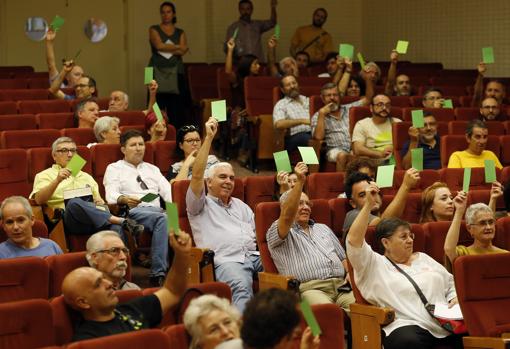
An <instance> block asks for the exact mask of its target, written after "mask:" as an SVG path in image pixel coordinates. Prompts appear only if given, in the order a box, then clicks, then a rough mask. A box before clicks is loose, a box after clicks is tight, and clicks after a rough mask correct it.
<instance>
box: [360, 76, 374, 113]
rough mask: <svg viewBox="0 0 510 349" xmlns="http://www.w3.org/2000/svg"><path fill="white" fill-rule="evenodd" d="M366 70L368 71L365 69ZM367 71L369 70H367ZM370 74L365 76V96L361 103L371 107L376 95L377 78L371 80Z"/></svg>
mask: <svg viewBox="0 0 510 349" xmlns="http://www.w3.org/2000/svg"><path fill="white" fill-rule="evenodd" d="M365 69H367V68H366V67H365ZM365 71H367V70H365ZM370 76H371V75H370V74H363V80H364V81H365V95H364V96H363V97H361V101H362V103H363V105H369V104H370V103H371V102H372V98H374V94H375V87H374V86H375V83H376V81H375V79H376V78H375V76H373V78H370Z"/></svg>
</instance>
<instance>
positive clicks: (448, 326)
mask: <svg viewBox="0 0 510 349" xmlns="http://www.w3.org/2000/svg"><path fill="white" fill-rule="evenodd" d="M386 258H387V259H388V260H389V261H390V263H391V264H393V266H394V267H395V269H397V270H398V271H399V272H401V273H402V274H403V275H404V276H405V277H406V278H407V280H409V282H410V283H411V284H412V285H413V287H414V289H415V290H416V293H418V296H420V300H421V302H422V303H423V305H424V306H425V309H426V310H427V312H428V313H429V315H430V316H432V317H433V318H434V319H435V320H436V321H437V322H438V323H439V325H440V326H441V327H442V328H443V329H445V330H446V331H448V332H449V333H452V334H464V333H468V331H467V327H466V324H465V323H464V320H453V319H442V318H438V317H436V316H435V315H434V308H435V305H434V304H430V303H429V301H428V300H427V298H426V297H425V295H424V294H423V292H422V291H421V289H420V288H419V287H418V285H417V284H416V282H414V280H413V278H412V277H410V276H409V275H408V274H407V273H406V272H405V271H404V270H402V268H400V267H399V266H398V265H397V264H395V263H394V262H393V261H392V260H391V259H389V258H388V257H387V256H386Z"/></svg>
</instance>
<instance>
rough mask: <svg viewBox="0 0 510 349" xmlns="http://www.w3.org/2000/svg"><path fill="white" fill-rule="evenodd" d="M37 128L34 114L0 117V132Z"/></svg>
mask: <svg viewBox="0 0 510 349" xmlns="http://www.w3.org/2000/svg"><path fill="white" fill-rule="evenodd" d="M36 128H37V123H36V121H35V116H34V114H10V115H0V131H9V130H35V129H36Z"/></svg>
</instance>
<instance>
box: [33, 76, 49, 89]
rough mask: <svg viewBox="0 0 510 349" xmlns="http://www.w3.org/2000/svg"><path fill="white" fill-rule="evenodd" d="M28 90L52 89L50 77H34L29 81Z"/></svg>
mask: <svg viewBox="0 0 510 349" xmlns="http://www.w3.org/2000/svg"><path fill="white" fill-rule="evenodd" d="M28 88H37V89H42V88H50V80H49V78H48V77H37V76H32V77H30V78H29V79H28Z"/></svg>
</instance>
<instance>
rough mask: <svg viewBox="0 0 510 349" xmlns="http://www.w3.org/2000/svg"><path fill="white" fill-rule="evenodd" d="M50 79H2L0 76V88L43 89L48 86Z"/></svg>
mask: <svg viewBox="0 0 510 349" xmlns="http://www.w3.org/2000/svg"><path fill="white" fill-rule="evenodd" d="M49 87H50V81H49V79H47V78H44V77H42V78H30V79H27V78H12V79H4V78H0V90H3V89H12V90H14V89H31V88H37V89H43V88H49Z"/></svg>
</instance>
